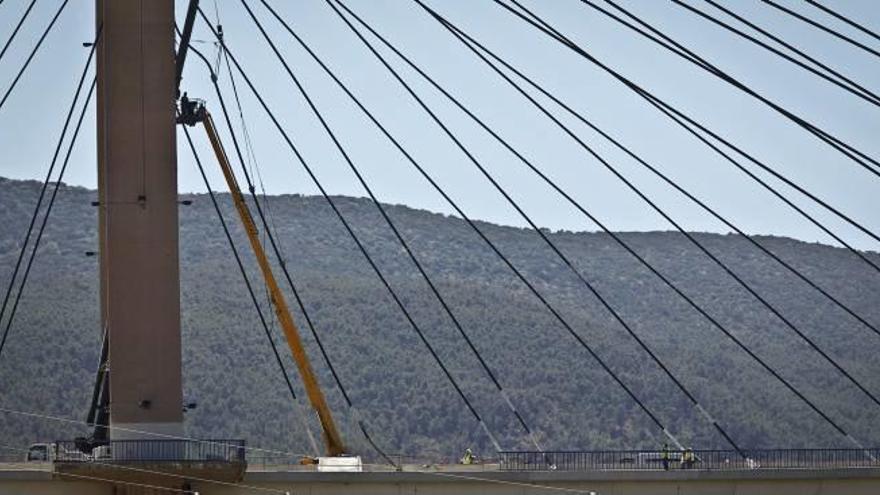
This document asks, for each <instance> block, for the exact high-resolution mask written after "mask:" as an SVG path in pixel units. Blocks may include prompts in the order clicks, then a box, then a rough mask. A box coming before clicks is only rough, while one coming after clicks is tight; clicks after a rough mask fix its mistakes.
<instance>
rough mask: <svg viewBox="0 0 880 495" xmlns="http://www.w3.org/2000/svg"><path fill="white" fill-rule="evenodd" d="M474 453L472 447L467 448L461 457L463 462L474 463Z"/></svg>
mask: <svg viewBox="0 0 880 495" xmlns="http://www.w3.org/2000/svg"><path fill="white" fill-rule="evenodd" d="M474 459H475V458H474V453H473V452H472V451H471V449H470V448H467V449H465V451H464V455H463V456H462V458H461V463H462V464H473V463H474Z"/></svg>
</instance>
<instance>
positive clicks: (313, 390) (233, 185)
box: [177, 95, 345, 464]
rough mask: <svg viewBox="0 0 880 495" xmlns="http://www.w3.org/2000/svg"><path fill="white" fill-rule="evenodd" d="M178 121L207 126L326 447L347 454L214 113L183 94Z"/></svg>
mask: <svg viewBox="0 0 880 495" xmlns="http://www.w3.org/2000/svg"><path fill="white" fill-rule="evenodd" d="M177 120H178V123H181V124H184V125H188V126H195V125H196V124H198V123H200V122H201V124H202V126H203V127H204V128H205V132H206V133H207V134H208V140H209V141H210V142H211V147H212V148H213V149H214V154H215V155H216V156H217V162H218V163H219V165H220V169H221V170H222V172H223V177H224V178H225V179H226V184H227V185H228V186H229V192H230V194H231V195H232V200H233V202H234V203H235V209H236V211H237V212H238V215H239V217H240V218H241V223H242V225H243V226H244V230H245V232H247V236H248V240H249V241H250V245H251V248H252V249H253V252H254V256H255V257H256V259H257V264H258V265H259V267H260V271H261V272H262V274H263V278H264V280H265V282H266V287H267V289H268V290H269V295H270V299H271V302H272V307H273V309H274V310H275V315H276V317H277V318H278V321H279V322H280V323H281V328H282V329H283V330H284V336H285V337H286V338H287V345H288V346H289V347H290V352H291V354H292V355H293V359H294V361H295V362H296V366H297V368H298V369H299V374H300V376H301V377H302V381H303V385H304V386H305V389H306V394H307V395H308V397H309V402H310V403H311V405H312V408H314V410H315V412H316V413H317V415H318V419H319V421H320V422H321V429H322V431H323V436H324V444H325V445H326V447H327V455H328V456H330V457H338V456H341V455H343V454H345V446H344V444H343V443H342V438H341V437H340V435H339V431H338V430H337V429H336V424H335V423H334V421H333V416H332V415H331V413H330V408H329V407H327V402H326V400H325V398H324V393H323V392H322V391H321V387H320V385H319V384H318V380H317V378H316V376H315V372H314V371H313V370H312V366H311V364H310V363H309V358H308V356H307V355H306V352H305V349H304V348H303V345H302V340H301V339H300V336H299V330H298V329H297V327H296V324H295V323H294V321H293V317H292V316H291V314H290V309H289V308H288V306H287V301H286V300H285V298H284V294H283V293H282V292H281V289H280V288H279V287H278V283H277V282H276V280H275V275H274V274H273V272H272V267H271V265H270V263H269V259H268V257H267V256H266V251H265V249H264V248H263V245H262V243H261V242H260V236H259V233H258V231H257V226H256V224H255V223H254V219H253V217H252V216H251V213H250V210H249V209H248V206H247V203H246V202H245V198H244V195H243V194H242V192H241V188H240V187H239V186H238V181H237V180H236V178H235V174H233V172H232V167H231V165H230V163H229V158H228V157H227V155H226V151H225V150H224V149H223V144H222V143H221V142H220V136H219V135H218V133H217V128H216V127H215V126H214V121H213V119H212V118H211V114H210V113H209V112H208V111H207V109H206V108H205V105H204V102H202V101H201V100H196V99H190V98H189V97H187V96H186V95H184V97H182V98H181V105H180V114H179V116H178V119H177ZM308 463H310V464H311V463H317V460H315V459H309V460H308Z"/></svg>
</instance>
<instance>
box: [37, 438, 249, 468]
mask: <svg viewBox="0 0 880 495" xmlns="http://www.w3.org/2000/svg"><path fill="white" fill-rule="evenodd" d="M54 450H55V452H54V460H55V461H56V462H67V463H76V462H199V463H205V462H207V463H214V462H216V463H236V464H244V463H245V441H244V440H113V441H110V443H109V444H108V445H105V446H100V447H96V448H94V449H92V451H91V452H87V453H84V452H82V451H81V450H80V449H78V448H77V443H76V442H75V441H63V440H62V441H58V442H55V444H54Z"/></svg>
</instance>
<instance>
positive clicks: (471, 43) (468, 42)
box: [392, 20, 880, 335]
mask: <svg viewBox="0 0 880 495" xmlns="http://www.w3.org/2000/svg"><path fill="white" fill-rule="evenodd" d="M445 21H446V24H447V25H448V27H449V28H451V29H453V30H454V31H455V32H456V33H457V34H459V35H461V37H462V38H463V39H462V42H463V43H464V44H465V46H467V47H468V48H469V49H471V50H472V51H473V52H474V53H475V54H477V55H478V56H479V52H477V51H476V50H474V47H476V48H479V50H480V52H482V53H483V54H485V55H487V56H488V57H490V58H492V59H493V60H494V61H495V62H497V63H498V64H500V65H502V66H503V67H504V68H505V69H507V70H508V71H510V72H511V73H513V74H515V75H516V76H517V77H518V78H519V79H521V80H523V81H525V82H526V83H528V84H529V85H530V86H531V87H532V88H534V89H536V90H537V91H539V92H540V93H541V94H543V95H544V96H546V97H547V98H549V99H550V100H552V101H553V102H554V103H556V104H557V105H558V106H560V107H561V108H563V109H564V110H565V111H566V112H567V113H569V114H570V115H572V116H573V117H574V118H576V119H577V120H579V121H580V122H582V123H583V124H585V125H587V126H588V127H589V128H590V129H592V130H593V131H595V132H596V133H598V134H599V135H601V136H602V137H603V138H605V139H606V140H608V141H609V142H611V143H612V144H613V145H614V146H615V147H617V148H618V149H620V150H621V151H623V152H624V153H626V154H627V155H628V156H630V157H631V158H633V159H634V160H636V162H637V163H639V164H640V165H641V166H643V167H644V168H646V169H647V170H648V171H650V172H651V173H652V174H654V175H655V176H657V177H658V178H660V179H661V180H663V181H664V182H665V183H667V184H668V185H669V186H671V187H673V188H674V189H675V190H677V191H678V192H680V193H681V194H682V195H684V196H685V197H687V198H688V199H689V200H691V201H692V202H693V203H695V204H696V205H698V206H699V207H700V208H701V209H703V210H704V211H706V212H707V213H709V214H711V215H712V216H713V217H715V218H716V219H718V220H719V221H721V222H722V223H724V224H725V225H727V226H728V227H729V228H731V229H732V230H734V231H735V232H736V233H737V234H739V235H741V236H742V237H743V239H745V240H747V241H748V242H749V243H750V244H752V245H753V246H754V247H756V248H758V249H759V250H760V251H761V252H763V253H764V254H766V255H767V256H768V257H770V258H771V259H773V260H775V261H776V262H777V263H779V264H780V265H781V266H783V267H784V268H786V269H787V270H788V271H789V272H791V273H792V274H793V275H795V276H797V277H798V278H800V279H801V280H802V281H803V282H804V283H806V284H807V285H809V286H810V287H812V288H813V289H815V290H816V291H817V292H819V293H820V294H822V295H823V296H824V297H826V298H827V299H828V300H829V301H831V302H832V303H834V305H836V306H838V307H839V308H840V309H842V310H843V311H844V312H846V313H847V314H849V315H850V316H852V317H853V318H854V319H855V320H857V321H858V322H860V323H861V324H862V325H864V326H865V327H867V328H868V329H869V330H871V331H873V332H874V333H876V334H877V335H880V329H878V328H877V326H876V325H874V324H872V323H870V322H869V321H867V319H866V318H864V317H862V316H861V315H859V314H858V313H857V312H856V311H855V310H853V309H852V308H850V307H849V306H847V305H846V304H844V303H843V302H842V301H841V300H840V299H838V298H837V297H835V296H833V295H832V294H830V293H829V292H828V291H826V290H825V289H823V288H822V287H821V286H820V285H819V284H818V283H816V282H815V281H813V280H811V279H810V278H809V277H807V276H806V275H805V274H804V273H802V272H801V271H800V270H798V269H797V268H795V267H794V266H792V265H791V264H789V263H788V262H786V261H785V260H783V259H782V258H780V257H779V256H778V255H776V254H775V253H773V252H772V251H770V250H769V249H768V248H766V247H765V246H764V245H762V244H761V243H760V242H758V241H757V240H756V239H754V238H753V237H752V236H750V235H748V234H746V233H745V232H744V231H743V230H742V229H740V228H739V227H738V226H737V225H735V224H734V223H733V222H731V221H730V220H728V219H727V218H725V217H724V216H722V215H721V214H719V213H718V212H717V211H716V210H715V209H713V208H712V207H711V206H709V205H708V204H706V203H705V202H704V201H702V200H700V199H699V198H697V197H696V196H695V195H694V194H693V193H691V192H690V191H688V190H687V189H685V188H684V187H682V186H681V185H679V184H678V183H677V182H675V181H674V180H672V179H671V178H670V177H669V176H667V175H666V174H664V173H663V172H662V171H661V170H660V169H658V168H657V167H656V166H654V165H651V164H650V163H648V162H647V161H646V160H645V159H643V158H642V157H640V156H639V155H637V154H635V153H634V152H633V151H632V150H631V149H630V148H629V147H627V146H625V145H624V144H622V143H621V141H620V140H618V139H615V138H614V137H613V136H611V135H610V134H608V133H607V132H606V131H604V130H603V129H602V128H600V127H598V126H597V125H596V124H595V123H593V122H591V121H590V120H589V119H587V118H586V117H584V115H583V114H582V113H580V112H578V111H577V110H575V109H573V108H572V107H571V106H570V105H568V104H566V103H565V102H564V101H562V100H560V99H559V98H558V97H557V96H555V95H554V94H552V93H550V92H549V91H548V90H547V89H545V88H544V87H543V86H541V85H540V84H538V83H536V82H535V81H534V80H533V79H532V78H530V77H529V76H527V75H526V74H524V73H523V72H522V71H520V70H519V69H517V68H516V67H514V66H513V65H511V64H510V63H509V62H507V61H506V60H504V59H503V58H501V57H500V56H499V55H498V54H496V53H495V52H493V51H492V50H490V49H488V48H487V47H486V46H485V45H484V44H482V43H480V42H479V41H478V40H476V39H475V38H473V37H472V36H470V35H468V34H467V33H465V32H464V31H462V30H461V29H460V28H458V27H457V26H455V25H453V24H452V23H451V22H449V21H448V20H445ZM392 49H393V48H392ZM480 59H481V60H483V62H485V63H486V64H487V65H488V66H489V67H491V68H492V69H493V70H495V71H496V72H498V73H499V74H500V75H501V77H502V78H503V79H504V80H505V81H507V82H508V84H510V85H511V86H513V87H514V88H515V89H517V90H518V91H522V88H521V86H519V85H518V84H517V83H516V82H514V81H513V80H512V79H510V78H508V77H506V76H505V75H504V74H503V73H501V72H500V71H498V69H497V66H496V65H495V64H494V63H493V62H491V61H489V60H487V59H486V58H483V57H480ZM417 71H418V70H417ZM429 82H430V81H429ZM435 87H437V86H435ZM438 89H439V90H440V91H441V92H443V91H444V90H442V88H438ZM447 98H449V99H450V100H451V101H452V102H453V103H455V104H456V105H457V106H458V107H459V108H461V109H462V111H464V112H465V113H468V114H469V115H470V114H471V112H470V111H469V110H467V108H465V107H464V106H463V105H461V104H460V103H459V102H458V100H456V99H455V98H453V97H452V96H451V95H448V94H447ZM472 119H474V120H475V121H476V122H477V123H478V124H480V123H481V121H479V119H477V118H476V117H475V116H472ZM484 129H487V128H486V127H485V126H484ZM487 131H489V132H490V133H491V132H492V131H491V130H489V129H487ZM554 185H555V184H551V187H552V186H554ZM561 194H562V195H563V197H566V196H568V195H567V194H566V193H564V192H561ZM568 199H569V202H574V200H573V199H571V198H568ZM575 206H576V207H579V206H580V205H575Z"/></svg>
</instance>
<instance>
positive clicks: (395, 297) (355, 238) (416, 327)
mask: <svg viewBox="0 0 880 495" xmlns="http://www.w3.org/2000/svg"><path fill="white" fill-rule="evenodd" d="M199 14H200V16H201V17H202V19H203V20H204V21H205V23H206V24H207V26H208V28H209V29H210V30H211V32H212V34H213V35H214V37H215V38H216V39H218V40H219V38H220V37H219V35H218V33H217V31H216V30H215V29H214V27H213V26H212V25H211V23H210V21H209V20H208V18H207V16H206V15H205V14H204V12H203V11H202V10H201V8H200V9H199ZM226 53H227V54H228V55H229V57H230V60H231V61H232V63H233V65H235V68H236V70H237V71H238V73H239V74H240V75H241V76H242V78H243V80H244V81H245V83H247V86H248V87H249V89H250V90H251V92H252V93H253V94H254V96H255V97H256V98H257V101H259V102H260V106H262V107H263V110H264V111H265V112H266V114H267V115H268V116H269V118H270V120H271V121H272V123H273V125H274V126H275V128H276V129H277V130H278V131H279V133H280V134H281V136H282V138H283V140H284V141H285V143H286V144H287V146H288V147H289V148H290V149H291V151H292V152H293V154H294V155H295V156H296V158H297V160H298V161H299V163H300V164H301V165H302V166H303V169H304V170H305V171H306V173H307V174H308V175H309V177H310V178H311V180H312V181H313V182H314V183H315V185H316V186H317V188H318V190H319V191H320V192H321V195H322V196H323V197H324V199H325V200H326V201H327V203H328V205H329V206H330V207H331V209H332V210H333V212H334V214H335V215H336V216H337V218H339V220H340V222H341V223H342V225H343V227H344V228H345V230H346V232H347V233H348V234H349V236H350V237H351V238H352V240H353V241H354V243H355V245H356V247H357V249H358V250H359V251H360V252H361V254H362V255H363V256H364V258H365V259H366V261H367V263H368V264H369V265H370V267H371V268H372V270H373V272H374V273H375V274H376V276H377V277H378V278H379V280H380V282H381V283H382V285H383V286H384V287H385V289H386V290H387V291H388V293H389V295H390V296H391V298H392V300H393V301H394V303H395V305H396V306H397V307H398V308H399V309H400V310H401V313H402V314H403V315H404V318H405V319H406V320H407V322H408V323H409V325H410V327H411V328H413V330H415V331H416V333H417V334H418V336H419V338H420V339H421V341H422V343H423V344H425V347H427V348H428V351H429V352H430V353H431V355H432V357H433V358H434V360H435V362H436V363H437V364H438V366H439V367H440V369H441V370H442V371H443V374H444V375H445V376H446V378H447V380H448V381H449V382H450V384H451V385H452V386H453V388H454V389H455V391H456V393H457V394H458V396H459V397H460V398H461V399H462V401H463V402H464V404H465V406H466V407H467V409H468V411H469V412H470V413H471V415H472V416H474V418H475V419H476V420H477V421H478V423H479V425H480V427H481V428H482V430H483V432H484V433H486V435H487V437H488V438H489V440H490V441H491V443H492V445H493V446H494V447H495V448H496V450H498V451H501V450H502V449H501V447H500V445H499V444H498V441H497V440H496V439H495V436H494V435H493V434H492V432H491V431H490V430H489V427H488V425H487V424H486V422H485V421H484V420H483V418H482V416H480V414H479V413H478V412H477V410H476V409H475V408H474V406H473V404H472V403H471V401H470V399H468V398H467V395H466V394H465V393H464V391H463V390H462V389H461V387H460V385H459V384H458V381H457V380H455V377H453V376H452V374H451V372H450V371H449V369H448V368H447V367H446V365H445V364H443V361H442V360H441V359H440V356H439V355H438V354H437V352H436V350H435V349H434V347H433V346H432V345H431V344H430V342H429V341H428V340H427V337H425V335H424V332H422V330H421V327H420V326H419V324H418V323H417V322H416V321H415V319H414V318H413V316H412V314H411V313H410V311H409V310H408V309H407V308H406V306H405V305H404V304H403V301H402V300H401V299H400V296H399V295H398V294H397V291H395V290H394V288H393V287H392V286H391V284H390V282H389V281H388V279H387V277H386V276H385V274H384V273H383V272H382V271H381V269H380V268H379V266H378V265H377V264H376V262H375V261H374V260H373V258H372V256H371V255H370V254H369V252H368V251H367V249H366V247H365V246H364V245H363V243H362V242H361V240H360V238H359V237H358V236H357V234H356V233H355V232H354V229H353V228H352V227H351V224H350V223H349V222H348V220H347V219H346V218H345V216H344V215H343V214H342V212H341V211H340V210H339V208H338V206H337V205H336V202H335V201H334V200H333V198H332V197H331V196H330V195H329V193H328V192H327V191H326V189H324V186H323V185H322V184H321V182H320V181H319V180H318V178H317V176H316V175H315V173H314V171H313V170H312V168H311V166H310V165H309V164H308V162H307V161H306V159H305V157H304V156H303V155H302V153H301V152H300V150H299V148H298V147H297V146H296V145H295V143H294V142H293V140H292V138H291V137H290V135H289V134H288V133H287V131H286V130H284V127H283V126H282V125H281V123H280V122H279V121H278V119H277V117H276V116H275V114H274V112H272V110H271V108H270V107H269V105H268V104H267V103H266V101H265V99H263V97H262V95H261V94H260V92H259V91H258V90H257V89H256V87H255V86H254V85H253V83H252V81H251V80H250V78H249V77H248V76H247V73H245V71H244V69H243V68H242V67H241V65H240V64H239V62H238V60H237V59H236V58H235V56H234V55H233V54H232V52H231V51H229V50H228V49H227V52H226Z"/></svg>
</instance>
